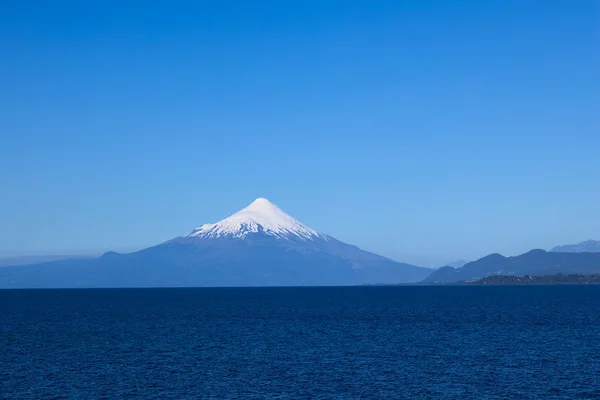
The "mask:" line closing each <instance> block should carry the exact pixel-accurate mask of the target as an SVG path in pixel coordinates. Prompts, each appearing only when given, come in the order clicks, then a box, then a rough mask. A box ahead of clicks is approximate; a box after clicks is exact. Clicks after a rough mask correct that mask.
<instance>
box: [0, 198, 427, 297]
mask: <svg viewBox="0 0 600 400" xmlns="http://www.w3.org/2000/svg"><path fill="white" fill-rule="evenodd" d="M430 274H431V270H430V269H427V268H421V267H417V266H414V265H409V264H403V263H398V262H395V261H393V260H390V259H388V258H385V257H382V256H379V255H377V254H373V253H370V252H368V251H364V250H362V249H360V248H358V247H356V246H353V245H350V244H347V243H343V242H341V241H339V240H337V239H335V238H333V237H331V236H327V235H323V234H321V233H319V232H317V231H315V230H314V229H311V228H309V227H308V226H306V225H304V224H302V223H300V222H298V221H297V220H295V219H294V218H292V217H291V216H289V215H288V214H286V213H285V212H283V211H282V210H281V209H280V208H279V207H277V206H276V205H274V204H273V203H271V202H269V201H268V200H267V199H263V198H259V199H256V200H255V201H254V202H252V204H250V205H249V206H247V207H246V208H244V209H242V210H240V211H238V212H237V213H235V214H233V215H231V216H230V217H228V218H225V219H224V220H222V221H219V222H217V223H215V224H205V225H202V226H200V227H199V228H196V229H194V230H193V231H192V232H191V233H189V234H187V235H184V236H179V237H176V238H173V239H171V240H168V241H166V242H164V243H161V244H158V245H156V246H152V247H148V248H146V249H143V250H140V251H136V252H134V253H127V254H118V253H115V252H108V253H105V254H104V255H103V256H101V257H99V258H95V259H93V258H90V259H82V260H63V261H57V262H51V263H42V264H34V265H26V266H18V267H17V266H14V267H10V266H9V267H2V268H0V288H5V287H10V288H25V287H29V288H31V287H55V288H58V287H171V286H282V285H283V286H301V285H315V286H321V285H328V286H331V285H358V284H369V283H371V284H373V283H409V282H419V281H421V280H423V279H425V278H426V277H427V276H429V275H430Z"/></svg>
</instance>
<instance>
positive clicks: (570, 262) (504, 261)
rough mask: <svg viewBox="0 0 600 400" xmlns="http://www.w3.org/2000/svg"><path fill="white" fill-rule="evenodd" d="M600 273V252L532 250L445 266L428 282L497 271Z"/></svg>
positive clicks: (467, 278) (473, 277) (478, 276)
mask: <svg viewBox="0 0 600 400" xmlns="http://www.w3.org/2000/svg"><path fill="white" fill-rule="evenodd" d="M558 273H563V274H594V273H600V253H556V252H547V251H545V250H539V249H536V250H531V251H529V252H527V253H524V254H521V255H519V256H515V257H504V256H502V255H500V254H490V255H488V256H486V257H483V258H481V259H479V260H477V261H473V262H470V263H468V264H465V265H464V266H463V267H462V268H452V267H444V268H440V269H438V270H437V271H434V272H433V273H432V274H431V275H430V276H428V277H427V278H426V279H425V280H424V281H423V282H424V283H451V282H459V281H474V280H478V279H482V278H485V277H488V276H493V275H518V276H522V275H535V276H541V275H554V274H558Z"/></svg>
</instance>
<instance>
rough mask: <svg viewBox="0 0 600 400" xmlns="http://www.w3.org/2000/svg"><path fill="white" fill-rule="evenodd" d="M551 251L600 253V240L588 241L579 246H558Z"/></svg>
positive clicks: (578, 244)
mask: <svg viewBox="0 0 600 400" xmlns="http://www.w3.org/2000/svg"><path fill="white" fill-rule="evenodd" d="M551 251H553V252H555V253H600V240H586V241H585V242H581V243H577V244H567V245H563V246H556V247H555V248H553V249H552V250H551Z"/></svg>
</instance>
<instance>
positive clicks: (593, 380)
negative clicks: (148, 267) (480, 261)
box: [0, 286, 600, 399]
mask: <svg viewBox="0 0 600 400" xmlns="http://www.w3.org/2000/svg"><path fill="white" fill-rule="evenodd" d="M0 398H3V399H4V398H6V399H13V398H14V399H40V398H57V399H58V398H64V399H92V398H105V399H117V398H143V399H184V398H206V399H208V398H214V399H227V398H236V399H237V398H256V399H261V398H277V399H320V398H323V399H402V398H407V399H420V398H422V399H428V398H431V399H438V398H440V399H443V398H448V399H468V398H474V399H485V398H488V399H521V398H539V399H587V398H589V399H594V398H600V286H485V287H484V286H445V287H444V286H442V287H431V286H423V287H420V286H398V287H341V288H236V289H233V288H232V289H110V290H108V289H107V290H12V291H11V290H5V291H0Z"/></svg>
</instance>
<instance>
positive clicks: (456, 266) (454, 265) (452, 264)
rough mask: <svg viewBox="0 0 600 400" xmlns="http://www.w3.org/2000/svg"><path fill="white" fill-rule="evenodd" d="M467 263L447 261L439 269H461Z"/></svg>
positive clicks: (463, 261) (465, 261)
mask: <svg viewBox="0 0 600 400" xmlns="http://www.w3.org/2000/svg"><path fill="white" fill-rule="evenodd" d="M468 262H469V261H467V260H454V261H449V262H447V263H445V264H444V265H441V266H440V267H439V268H443V267H452V268H460V267H463V266H464V265H465V264H467V263H468Z"/></svg>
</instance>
